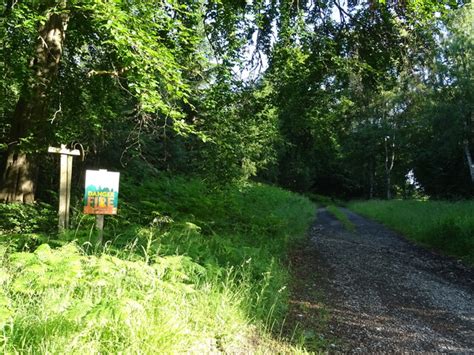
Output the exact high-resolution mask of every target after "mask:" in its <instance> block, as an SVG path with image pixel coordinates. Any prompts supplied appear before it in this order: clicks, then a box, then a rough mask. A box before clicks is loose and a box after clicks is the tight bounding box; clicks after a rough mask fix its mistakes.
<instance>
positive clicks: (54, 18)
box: [0, 1, 69, 203]
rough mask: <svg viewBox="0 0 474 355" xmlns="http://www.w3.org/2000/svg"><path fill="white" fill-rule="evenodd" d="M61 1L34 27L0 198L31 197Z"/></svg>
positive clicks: (60, 37)
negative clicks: (27, 75) (27, 73)
mask: <svg viewBox="0 0 474 355" xmlns="http://www.w3.org/2000/svg"><path fill="white" fill-rule="evenodd" d="M65 7H66V1H61V3H60V4H58V5H57V6H56V7H54V8H49V9H48V10H47V12H46V21H45V23H44V24H43V25H41V26H40V28H39V30H38V39H37V42H36V45H35V56H34V58H33V60H32V62H31V65H30V66H31V70H32V75H31V77H30V79H28V81H27V82H26V83H25V84H24V86H23V89H22V92H21V95H20V98H19V99H18V102H17V104H16V107H15V111H14V113H13V115H12V120H11V122H12V124H11V129H10V139H9V143H8V149H7V152H6V159H5V161H4V162H3V166H2V174H1V177H0V201H4V202H23V203H30V202H33V201H34V199H35V190H36V176H37V173H36V171H37V166H36V164H35V163H34V162H35V160H36V159H35V156H34V151H35V150H41V148H42V147H43V146H46V143H47V139H46V137H47V136H48V127H47V115H48V111H47V108H48V98H49V91H50V89H51V85H52V82H53V80H54V78H55V77H56V73H57V70H58V67H59V63H60V60H61V56H62V52H63V44H64V37H65V34H66V29H67V25H68V21H69V14H68V13H67V12H61V10H63V9H64V8H65Z"/></svg>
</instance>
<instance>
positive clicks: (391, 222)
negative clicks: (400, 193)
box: [349, 200, 474, 264]
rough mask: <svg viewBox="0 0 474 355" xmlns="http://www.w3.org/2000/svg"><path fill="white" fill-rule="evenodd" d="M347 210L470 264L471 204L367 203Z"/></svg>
mask: <svg viewBox="0 0 474 355" xmlns="http://www.w3.org/2000/svg"><path fill="white" fill-rule="evenodd" d="M349 208H351V209H352V210H354V211H355V212H358V213H360V214H363V215H366V216H368V217H371V218H374V219H376V220H378V221H380V222H382V223H384V224H386V225H387V226H389V227H391V228H393V229H395V230H397V231H399V232H401V233H403V234H404V235H406V236H407V237H408V238H410V239H412V240H414V241H416V242H418V243H420V244H422V245H424V246H427V247H429V248H433V249H435V250H438V251H440V252H442V253H445V254H448V255H452V256H455V257H457V258H460V259H463V260H465V261H466V262H468V263H470V264H474V201H465V202H446V201H400V200H396V201H367V202H353V203H351V204H350V205H349Z"/></svg>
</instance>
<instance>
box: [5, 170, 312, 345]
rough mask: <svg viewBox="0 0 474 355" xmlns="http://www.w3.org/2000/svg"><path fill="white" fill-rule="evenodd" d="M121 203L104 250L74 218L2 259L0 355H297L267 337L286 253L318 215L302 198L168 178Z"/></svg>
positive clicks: (278, 309)
mask: <svg viewBox="0 0 474 355" xmlns="http://www.w3.org/2000/svg"><path fill="white" fill-rule="evenodd" d="M122 197H123V199H122V205H121V211H120V214H119V216H117V217H113V218H112V217H111V218H107V220H106V231H105V241H106V242H105V244H104V245H103V246H97V245H96V243H95V236H94V232H93V229H92V226H93V223H94V221H93V219H92V218H82V217H80V216H78V217H76V220H77V221H79V222H80V223H78V224H76V227H75V228H73V229H72V230H71V231H70V232H69V233H66V234H63V235H61V236H60V239H59V240H54V238H49V245H48V244H42V245H40V246H39V247H38V248H36V250H35V249H26V251H21V250H24V249H23V248H24V247H22V246H21V245H20V244H18V245H16V244H15V245H13V246H12V245H10V244H8V245H6V246H5V247H3V251H2V250H0V265H1V267H0V284H1V286H2V288H1V291H0V330H2V333H1V334H2V336H1V337H0V351H1V352H3V353H30V352H40V353H67V352H71V353H79V352H81V353H119V352H123V353H144V354H148V353H150V354H151V353H183V352H186V353H188V352H192V353H212V352H229V353H232V352H239V351H244V352H258V351H262V352H265V351H266V350H268V349H270V350H271V349H273V350H275V351H276V352H279V351H282V352H291V353H294V352H304V349H302V348H301V347H294V346H290V345H288V344H287V343H285V342H282V341H278V340H275V339H274V338H272V336H271V334H272V330H273V331H278V329H280V327H281V323H282V322H283V319H284V316H285V313H286V309H287V302H288V288H287V287H286V285H287V284H288V281H289V273H288V271H287V269H286V267H285V266H284V259H285V257H286V253H287V250H288V248H289V247H290V246H291V245H292V244H293V243H294V242H295V241H296V240H299V239H300V238H302V237H303V235H304V232H305V231H306V229H307V227H308V225H309V223H310V222H311V221H312V219H313V217H314V212H315V210H314V205H313V204H311V203H310V202H309V200H307V199H305V198H302V197H300V196H298V195H295V194H291V193H289V192H286V191H283V190H280V189H277V188H272V187H268V186H264V185H253V184H249V185H246V186H240V187H233V188H226V189H213V188H210V187H208V186H206V185H205V184H204V183H203V182H200V181H197V180H189V179H185V178H171V177H167V176H163V177H162V178H159V179H155V180H153V181H148V182H147V183H144V184H141V185H132V184H129V185H127V184H126V183H125V185H124V188H123V194H122ZM42 238H45V237H44V236H43V237H42ZM42 238H40V239H38V241H37V242H36V243H38V242H39V241H40V240H44V239H42ZM73 240H76V242H72V241H73ZM22 245H25V244H22ZM50 245H51V246H56V247H50ZM15 246H17V247H18V248H17V249H19V251H20V252H14V253H12V250H14V249H15ZM30 250H34V252H30ZM277 349H279V350H277Z"/></svg>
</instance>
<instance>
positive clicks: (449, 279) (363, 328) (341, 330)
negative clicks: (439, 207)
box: [289, 209, 474, 354]
mask: <svg viewBox="0 0 474 355" xmlns="http://www.w3.org/2000/svg"><path fill="white" fill-rule="evenodd" d="M343 211H344V212H345V213H346V214H347V215H348V217H349V219H350V220H351V222H352V223H354V224H355V226H356V231H355V232H349V231H347V230H345V229H344V228H343V226H342V225H341V224H340V223H339V221H337V220H336V219H335V218H334V217H333V216H332V215H331V214H330V213H329V212H327V211H326V209H319V210H318V218H317V220H316V222H315V224H314V225H313V226H312V228H311V230H310V243H309V244H308V245H305V246H304V247H303V248H301V249H300V250H299V251H297V252H296V253H295V255H293V259H292V262H293V264H294V268H295V273H296V276H297V277H298V279H299V280H300V282H299V284H297V285H296V286H294V287H293V298H292V305H293V306H292V308H291V309H290V316H289V318H290V320H291V319H292V318H293V319H295V318H296V319H298V322H299V323H301V324H302V325H303V327H305V328H308V327H311V326H312V325H313V324H314V318H315V313H314V312H319V313H318V314H320V312H321V309H327V310H328V312H329V317H328V320H327V324H326V326H325V327H324V330H322V332H323V333H322V334H321V335H320V337H321V339H326V341H327V342H328V344H327V346H329V349H332V350H333V351H341V352H352V353H368V352H381V351H382V352H443V353H473V354H474V270H473V269H472V268H469V267H466V266H464V265H463V264H461V263H460V262H458V261H456V260H453V259H450V258H447V257H443V256H440V255H437V254H434V253H432V252H430V251H427V250H425V249H422V248H420V247H417V246H415V245H413V244H412V243H410V242H408V241H407V240H405V239H403V238H402V237H401V236H399V235H398V234H396V233H395V232H392V231H390V230H388V229H387V228H385V227H384V226H382V225H380V224H378V223H376V222H372V221H369V220H367V219H365V218H362V217H360V216H358V215H356V214H354V213H352V212H351V211H349V210H345V209H343ZM316 290H319V291H320V292H319V293H318V292H316ZM301 305H305V307H302V306H301ZM296 306H298V307H296ZM303 308H304V311H302V309H303ZM312 312H313V314H311V313H312ZM310 319H313V320H310ZM313 328H314V327H313ZM321 329H323V328H321ZM331 339H339V340H340V341H333V340H331Z"/></svg>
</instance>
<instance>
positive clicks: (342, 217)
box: [326, 205, 356, 232]
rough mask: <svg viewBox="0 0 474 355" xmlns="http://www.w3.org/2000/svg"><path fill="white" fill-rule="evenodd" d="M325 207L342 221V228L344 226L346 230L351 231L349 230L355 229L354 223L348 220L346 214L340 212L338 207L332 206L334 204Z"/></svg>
mask: <svg viewBox="0 0 474 355" xmlns="http://www.w3.org/2000/svg"><path fill="white" fill-rule="evenodd" d="M326 209H327V210H328V211H329V212H330V213H331V214H332V215H333V216H334V217H336V218H337V219H338V220H339V221H340V222H341V223H342V225H343V226H344V228H346V229H347V230H348V231H351V232H354V231H355V229H356V228H355V225H354V223H352V222H351V221H350V220H349V218H348V217H347V215H346V214H345V213H344V212H342V211H341V210H340V209H339V207H337V206H334V205H329V206H327V207H326Z"/></svg>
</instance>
